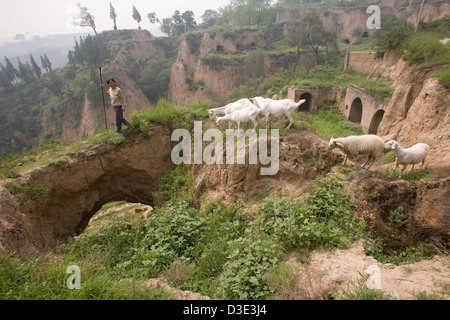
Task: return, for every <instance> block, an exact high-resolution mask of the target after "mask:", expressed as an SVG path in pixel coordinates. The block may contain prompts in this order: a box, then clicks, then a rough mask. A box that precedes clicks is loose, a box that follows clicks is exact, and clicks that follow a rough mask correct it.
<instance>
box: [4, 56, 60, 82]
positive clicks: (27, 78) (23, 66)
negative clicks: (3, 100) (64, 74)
mask: <svg viewBox="0 0 450 320" xmlns="http://www.w3.org/2000/svg"><path fill="white" fill-rule="evenodd" d="M40 61H41V67H42V69H44V70H45V71H46V72H51V71H52V63H51V62H50V59H49V58H48V57H47V55H46V54H45V53H44V55H43V56H40ZM17 65H18V66H17V68H16V67H14V65H13V64H12V63H11V61H10V60H9V59H8V58H7V57H4V64H3V63H1V62H0V88H1V89H9V88H11V87H12V86H13V85H14V84H17V83H19V82H20V81H23V82H25V83H27V84H29V83H31V82H33V81H34V80H35V79H36V78H37V79H40V78H41V75H42V69H41V67H40V66H39V65H38V64H37V62H36V60H35V59H34V57H33V55H31V54H30V62H28V61H26V62H22V61H21V60H20V58H19V57H17Z"/></svg>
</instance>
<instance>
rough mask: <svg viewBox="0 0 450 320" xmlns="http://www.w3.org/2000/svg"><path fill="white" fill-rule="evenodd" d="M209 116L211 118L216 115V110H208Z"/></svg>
mask: <svg viewBox="0 0 450 320" xmlns="http://www.w3.org/2000/svg"><path fill="white" fill-rule="evenodd" d="M208 113H209V118H210V119H211V120H212V119H214V117H215V116H216V112H215V111H214V110H212V109H210V110H208Z"/></svg>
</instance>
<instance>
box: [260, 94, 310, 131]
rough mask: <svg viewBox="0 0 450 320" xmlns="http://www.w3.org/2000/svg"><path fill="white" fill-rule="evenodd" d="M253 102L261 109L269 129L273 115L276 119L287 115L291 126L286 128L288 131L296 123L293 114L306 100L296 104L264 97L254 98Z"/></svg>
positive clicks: (288, 100) (289, 100)
mask: <svg viewBox="0 0 450 320" xmlns="http://www.w3.org/2000/svg"><path fill="white" fill-rule="evenodd" d="M252 101H253V103H254V104H255V105H257V106H258V107H259V108H260V109H261V111H262V112H263V113H264V115H265V116H266V124H267V127H268V128H269V127H270V116H271V115H273V116H275V117H278V116H282V115H285V116H287V117H288V118H289V125H288V126H287V127H286V129H289V128H290V127H291V126H292V124H293V123H294V118H293V117H292V114H293V113H294V111H295V110H297V109H298V107H299V106H300V105H301V104H302V103H304V102H305V101H306V100H305V99H302V100H300V101H299V102H295V101H293V100H291V99H282V100H273V99H268V98H263V97H254V98H253V99H252Z"/></svg>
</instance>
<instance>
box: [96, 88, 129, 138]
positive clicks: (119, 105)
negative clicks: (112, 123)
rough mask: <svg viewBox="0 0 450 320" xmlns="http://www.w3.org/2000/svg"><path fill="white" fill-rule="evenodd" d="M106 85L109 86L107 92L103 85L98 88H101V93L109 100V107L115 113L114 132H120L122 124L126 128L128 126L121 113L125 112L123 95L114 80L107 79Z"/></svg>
mask: <svg viewBox="0 0 450 320" xmlns="http://www.w3.org/2000/svg"><path fill="white" fill-rule="evenodd" d="M106 83H107V84H108V85H109V90H106V89H105V86H104V85H103V83H101V84H100V87H102V90H103V92H104V93H105V94H106V95H108V96H109V98H110V99H111V106H112V107H113V109H114V112H115V113H116V132H120V130H121V129H122V123H123V124H124V125H126V126H130V124H129V123H128V121H127V120H126V119H125V118H124V117H123V112H124V111H125V101H124V99H123V93H122V90H121V89H120V88H119V87H118V86H117V85H116V81H115V80H114V79H108V80H107V81H106Z"/></svg>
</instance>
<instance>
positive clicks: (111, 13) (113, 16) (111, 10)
mask: <svg viewBox="0 0 450 320" xmlns="http://www.w3.org/2000/svg"><path fill="white" fill-rule="evenodd" d="M109 18H110V19H112V21H113V22H114V30H117V24H116V18H117V14H116V10H115V9H114V7H113V5H112V3H111V2H110V3H109Z"/></svg>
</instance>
